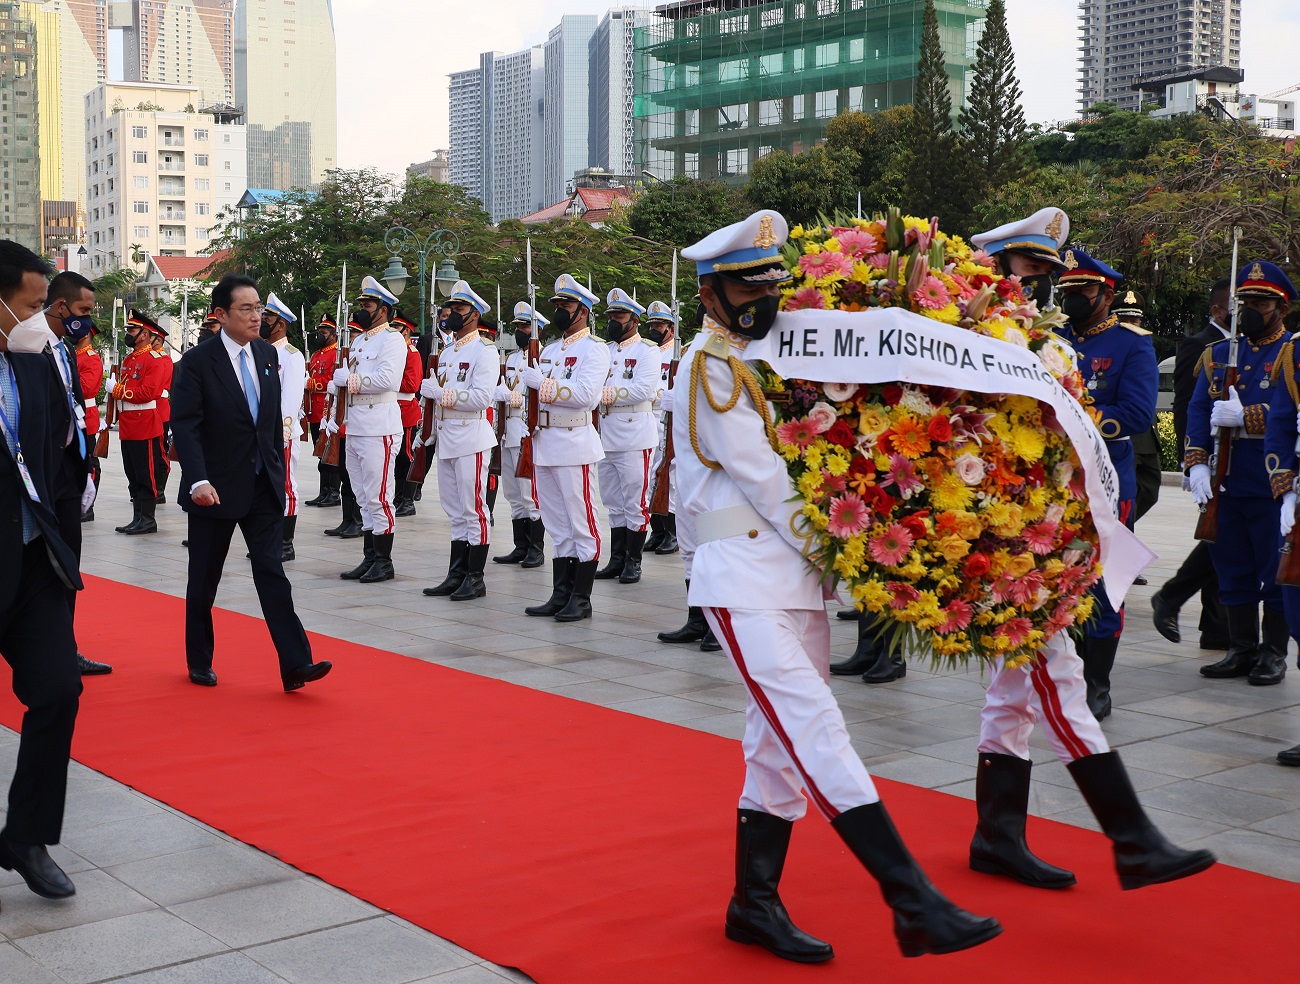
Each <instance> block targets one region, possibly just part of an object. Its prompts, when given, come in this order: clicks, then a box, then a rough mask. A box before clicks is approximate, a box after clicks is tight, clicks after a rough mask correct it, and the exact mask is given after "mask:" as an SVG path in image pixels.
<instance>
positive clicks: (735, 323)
mask: <svg viewBox="0 0 1300 984" xmlns="http://www.w3.org/2000/svg"><path fill="white" fill-rule="evenodd" d="M713 292H714V294H715V295H716V296H717V298H718V302H719V303H720V304H721V305H722V309H723V310H724V311H725V312H726V313H727V320H728V321H730V322H731V330H732V331H734V332H735V333H736V334H738V335H744V336H745V337H746V338H762V337H764V336H765V335H766V334H767V333H768V332H769V331H771V330H772V325H774V324H776V312H777V308H778V306H779V304H780V300H779V299H778V298H776V297H773V296H772V295H771V294H764V295H763V296H762V297H756V298H754V300H752V301H745V302H744V303H742V304H732V303H731V298H729V297H727V292H726V288H724V287H723V285H722V282H721V281H720V280H718V279H715V280H714V291H713Z"/></svg>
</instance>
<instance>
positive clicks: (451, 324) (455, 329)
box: [447, 311, 465, 335]
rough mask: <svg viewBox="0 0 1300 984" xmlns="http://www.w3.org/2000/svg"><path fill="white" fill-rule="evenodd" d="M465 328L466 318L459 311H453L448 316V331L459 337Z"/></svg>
mask: <svg viewBox="0 0 1300 984" xmlns="http://www.w3.org/2000/svg"><path fill="white" fill-rule="evenodd" d="M464 328H465V316H464V315H463V314H461V313H460V312H459V311H452V312H451V313H450V314H449V315H447V330H448V331H449V332H451V333H452V334H453V335H459V334H460V333H461V331H463V330H464Z"/></svg>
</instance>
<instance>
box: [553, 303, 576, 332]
mask: <svg viewBox="0 0 1300 984" xmlns="http://www.w3.org/2000/svg"><path fill="white" fill-rule="evenodd" d="M551 324H553V325H555V327H556V328H558V329H560V331H568V330H569V327H570V326H571V325H572V324H573V315H572V314H571V313H570V312H569V311H568V309H567V308H556V309H555V317H554V318H552V319H551Z"/></svg>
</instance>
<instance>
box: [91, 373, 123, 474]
mask: <svg viewBox="0 0 1300 984" xmlns="http://www.w3.org/2000/svg"><path fill="white" fill-rule="evenodd" d="M121 371H122V367H121V366H120V365H118V364H117V363H113V365H112V366H111V367H110V368H109V370H108V374H109V376H110V377H111V378H113V379H116V378H117V374H118V373H119V372H121ZM115 423H117V400H116V399H114V398H113V391H112V390H109V391H108V392H107V393H105V394H104V419H103V420H101V421H100V422H99V433H98V434H97V435H96V436H95V457H96V458H107V457H108V432H109V430H110V429H111V428H112V426H113V425H114V424H115Z"/></svg>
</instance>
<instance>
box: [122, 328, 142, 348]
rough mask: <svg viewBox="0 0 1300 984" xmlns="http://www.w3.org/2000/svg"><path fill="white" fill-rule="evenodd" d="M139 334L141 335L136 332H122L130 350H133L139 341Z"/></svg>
mask: <svg viewBox="0 0 1300 984" xmlns="http://www.w3.org/2000/svg"><path fill="white" fill-rule="evenodd" d="M140 334H141V333H140V332H138V331H137V332H129V331H128V332H124V335H125V337H126V344H127V345H129V346H130V347H131V348H135V345H136V342H138V341H139V340H140Z"/></svg>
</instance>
